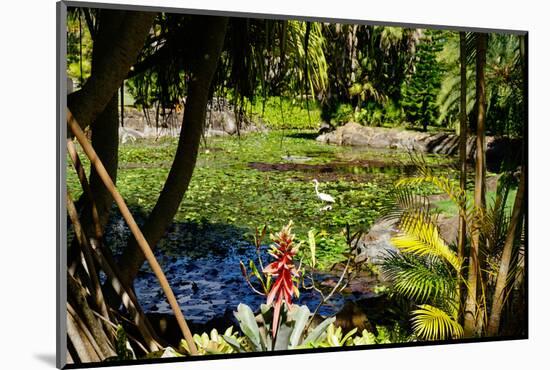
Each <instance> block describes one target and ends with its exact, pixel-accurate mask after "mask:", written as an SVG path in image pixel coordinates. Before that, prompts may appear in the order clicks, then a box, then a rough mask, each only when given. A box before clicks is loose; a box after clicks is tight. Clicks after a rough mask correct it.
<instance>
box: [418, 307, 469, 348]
mask: <svg viewBox="0 0 550 370" xmlns="http://www.w3.org/2000/svg"><path fill="white" fill-rule="evenodd" d="M418 307H419V308H418V309H417V310H414V311H413V312H412V313H413V315H414V316H413V319H412V322H413V326H412V327H413V331H414V333H415V334H416V335H417V336H418V337H420V338H422V339H425V340H444V339H456V338H461V337H462V336H463V335H464V330H463V329H462V326H461V325H460V324H459V323H458V322H457V321H456V320H455V319H454V318H452V317H451V316H449V315H448V314H447V313H446V312H445V311H443V310H441V309H439V308H437V307H433V306H430V305H427V304H425V305H420V306H418Z"/></svg>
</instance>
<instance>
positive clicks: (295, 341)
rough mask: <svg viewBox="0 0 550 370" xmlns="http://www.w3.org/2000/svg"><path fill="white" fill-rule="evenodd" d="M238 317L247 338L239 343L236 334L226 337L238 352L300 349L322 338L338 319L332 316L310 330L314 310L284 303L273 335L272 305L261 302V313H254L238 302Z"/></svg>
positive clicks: (236, 313) (236, 314) (236, 315)
mask: <svg viewBox="0 0 550 370" xmlns="http://www.w3.org/2000/svg"><path fill="white" fill-rule="evenodd" d="M235 317H236V318H237V320H238V321H239V325H240V329H241V331H242V332H243V334H244V336H245V338H244V339H245V340H244V341H242V342H239V341H238V340H236V339H235V338H234V337H233V338H231V337H227V336H224V337H223V338H224V339H225V341H226V342H227V343H228V344H229V345H230V346H232V347H233V348H234V349H235V350H236V351H237V352H249V351H277V350H286V349H294V348H301V347H304V346H307V345H308V344H309V343H313V342H315V341H318V340H320V339H321V338H323V337H324V336H325V335H326V330H327V328H328V327H329V325H331V324H332V323H333V322H334V320H335V318H334V317H330V318H327V319H325V320H324V321H323V322H321V323H320V324H319V325H318V326H317V327H315V328H313V329H310V330H308V328H307V324H308V321H309V318H310V317H311V312H310V311H309V308H308V307H307V306H305V305H304V306H298V305H290V306H288V305H287V304H286V303H283V304H282V309H281V310H280V320H278V323H279V324H278V325H279V329H278V330H277V332H276V335H273V330H272V327H273V325H274V322H275V320H274V318H275V308H274V307H273V305H261V307H260V313H259V315H258V316H254V313H253V312H252V309H250V307H248V306H247V305H245V304H242V303H241V304H239V306H238V307H237V312H235Z"/></svg>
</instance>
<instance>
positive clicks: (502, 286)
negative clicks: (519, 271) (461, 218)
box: [487, 168, 525, 336]
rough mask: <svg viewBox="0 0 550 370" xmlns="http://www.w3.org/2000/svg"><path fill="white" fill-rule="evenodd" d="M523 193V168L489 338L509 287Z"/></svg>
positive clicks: (504, 252) (497, 327)
mask: <svg viewBox="0 0 550 370" xmlns="http://www.w3.org/2000/svg"><path fill="white" fill-rule="evenodd" d="M524 193H525V168H522V169H521V177H520V180H519V186H518V191H517V193H516V200H515V201H514V208H513V211H512V218H511V219H510V225H509V226H508V232H507V234H506V240H505V242H504V248H503V251H502V257H501V258H500V269H499V271H498V275H497V282H496V286H495V292H494V294H493V305H492V307H491V316H490V318H489V327H488V329H487V334H488V335H489V336H495V335H497V334H498V330H499V327H500V318H501V313H502V308H503V307H504V303H505V290H506V287H507V286H509V284H507V281H508V273H509V271H510V264H511V262H512V250H513V248H514V240H515V239H516V229H517V227H518V225H519V224H520V222H521V219H522V217H521V213H522V210H523V195H524Z"/></svg>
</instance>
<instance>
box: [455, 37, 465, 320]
mask: <svg viewBox="0 0 550 370" xmlns="http://www.w3.org/2000/svg"><path fill="white" fill-rule="evenodd" d="M466 86H467V80H466V33H465V32H460V138H459V144H458V145H459V158H460V189H461V190H462V191H463V192H465V191H466V176H467V157H466V145H467V140H468V125H467V122H466ZM465 208H466V205H465V204H464V205H463V210H462V212H461V215H460V219H459V224H458V246H457V249H458V250H457V254H458V258H459V260H461V261H463V260H464V251H465V249H466V219H465V213H466V209H465ZM462 286H463V284H462V270H461V272H460V276H459V277H458V288H457V300H458V304H459V307H458V312H459V313H460V312H462V307H461V303H462V299H461V296H462V293H461V292H462Z"/></svg>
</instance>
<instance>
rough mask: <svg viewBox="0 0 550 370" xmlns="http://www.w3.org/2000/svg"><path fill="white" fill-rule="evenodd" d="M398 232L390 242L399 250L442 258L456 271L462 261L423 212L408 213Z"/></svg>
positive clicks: (458, 269)
mask: <svg viewBox="0 0 550 370" xmlns="http://www.w3.org/2000/svg"><path fill="white" fill-rule="evenodd" d="M399 228H400V232H399V233H398V234H397V236H395V237H393V238H392V239H391V242H392V243H393V244H394V245H395V246H396V247H397V248H399V249H400V250H402V251H404V252H408V253H414V254H416V255H419V256H426V255H429V256H434V257H440V258H443V259H444V260H445V261H447V262H448V263H449V264H450V265H451V266H452V267H453V268H454V269H455V270H456V271H460V269H461V266H462V261H461V260H460V259H459V258H458V256H457V255H456V253H455V252H454V251H453V250H451V248H449V246H448V245H447V244H446V243H445V241H444V240H443V239H442V238H441V236H440V235H439V230H438V228H437V226H436V225H435V223H434V221H433V220H432V219H431V217H430V216H429V215H426V214H425V213H423V212H414V211H413V212H408V213H407V214H405V215H404V217H403V218H402V220H401V223H400V225H399Z"/></svg>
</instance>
